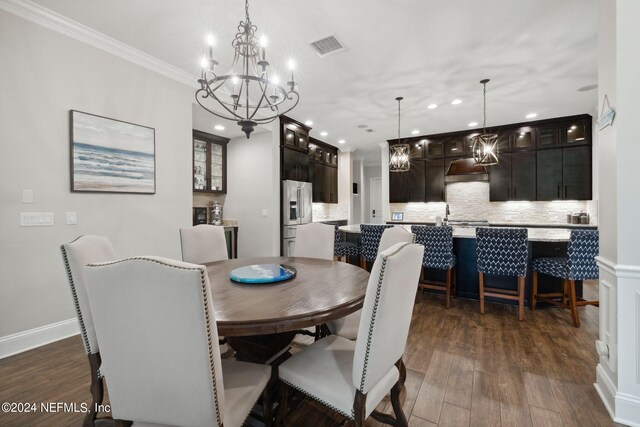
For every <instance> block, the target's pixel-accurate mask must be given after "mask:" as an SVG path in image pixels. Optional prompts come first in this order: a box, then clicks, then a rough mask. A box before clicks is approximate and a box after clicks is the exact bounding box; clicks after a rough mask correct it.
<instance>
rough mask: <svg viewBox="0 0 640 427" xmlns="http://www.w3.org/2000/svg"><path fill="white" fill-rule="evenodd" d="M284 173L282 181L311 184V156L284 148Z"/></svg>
mask: <svg viewBox="0 0 640 427" xmlns="http://www.w3.org/2000/svg"><path fill="white" fill-rule="evenodd" d="M282 173H283V178H282V179H290V180H293V181H305V182H310V180H309V154H307V153H304V152H302V151H297V150H292V149H289V148H286V147H285V148H283V153H282Z"/></svg>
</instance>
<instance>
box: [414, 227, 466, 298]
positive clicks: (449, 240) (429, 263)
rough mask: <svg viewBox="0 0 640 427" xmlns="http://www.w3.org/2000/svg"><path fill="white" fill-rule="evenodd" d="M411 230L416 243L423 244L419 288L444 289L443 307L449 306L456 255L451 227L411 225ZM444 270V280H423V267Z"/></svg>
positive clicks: (453, 282) (453, 283) (454, 280)
mask: <svg viewBox="0 0 640 427" xmlns="http://www.w3.org/2000/svg"><path fill="white" fill-rule="evenodd" d="M411 231H412V232H413V233H415V235H416V243H418V244H420V245H423V246H424V258H423V259H422V267H423V269H422V271H421V273H420V284H419V285H418V287H419V288H424V289H436V290H440V291H442V290H444V293H445V303H444V305H445V307H446V308H449V304H450V300H451V294H452V293H453V295H454V296H455V292H452V291H453V290H454V288H455V283H456V279H455V274H456V255H455V254H454V253H453V228H452V227H450V226H442V227H431V226H425V225H413V226H411ZM425 268H429V269H432V270H444V271H446V274H447V276H446V280H445V282H437V281H434V280H429V279H427V280H424V269H425Z"/></svg>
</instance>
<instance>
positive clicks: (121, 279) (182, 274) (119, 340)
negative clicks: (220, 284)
mask: <svg viewBox="0 0 640 427" xmlns="http://www.w3.org/2000/svg"><path fill="white" fill-rule="evenodd" d="M85 274H86V278H87V290H88V294H89V301H90V303H91V309H92V311H93V320H94V323H95V330H96V335H97V337H98V341H99V342H100V346H101V354H102V368H101V369H102V370H103V371H104V374H105V376H106V378H107V381H108V382H107V385H108V387H109V399H110V403H111V412H112V414H113V418H114V419H115V420H118V422H121V421H122V422H125V423H126V422H135V423H141V424H148V423H155V424H165V425H180V426H202V425H208V426H211V425H217V426H222V425H224V426H225V427H240V426H241V425H242V424H243V422H244V421H245V419H246V418H247V416H248V414H249V412H250V411H251V408H252V407H253V405H254V404H255V402H256V401H257V400H258V399H259V398H260V395H261V394H262V393H263V391H264V398H265V406H264V408H265V419H266V422H267V425H269V423H270V420H271V401H270V397H269V387H268V383H269V379H270V377H271V367H270V366H268V365H260V364H255V363H247V362H239V361H235V360H221V359H220V351H219V347H218V345H217V342H218V332H217V328H216V319H215V313H214V310H213V305H212V301H211V291H210V286H209V279H208V275H207V269H206V267H205V266H202V265H195V264H188V263H184V262H181V261H174V260H169V259H166V258H160V257H139V258H128V259H123V260H119V261H113V262H107V263H98V264H89V265H88V266H87V267H85Z"/></svg>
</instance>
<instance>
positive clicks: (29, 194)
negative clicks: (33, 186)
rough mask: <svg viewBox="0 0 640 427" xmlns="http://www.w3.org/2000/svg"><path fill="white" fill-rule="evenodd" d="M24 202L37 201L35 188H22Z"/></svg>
mask: <svg viewBox="0 0 640 427" xmlns="http://www.w3.org/2000/svg"><path fill="white" fill-rule="evenodd" d="M22 203H35V195H34V193H33V190H22Z"/></svg>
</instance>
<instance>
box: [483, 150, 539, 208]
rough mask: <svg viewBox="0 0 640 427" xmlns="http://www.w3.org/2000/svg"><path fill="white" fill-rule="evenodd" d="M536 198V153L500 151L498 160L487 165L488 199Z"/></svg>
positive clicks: (494, 200) (500, 200)
mask: <svg viewBox="0 0 640 427" xmlns="http://www.w3.org/2000/svg"><path fill="white" fill-rule="evenodd" d="M535 199H536V153H535V151H521V152H514V153H502V154H501V155H500V162H499V163H498V164H497V165H493V166H490V167H489V200H490V201H492V202H506V201H509V200H535Z"/></svg>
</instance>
